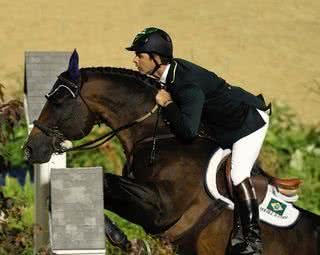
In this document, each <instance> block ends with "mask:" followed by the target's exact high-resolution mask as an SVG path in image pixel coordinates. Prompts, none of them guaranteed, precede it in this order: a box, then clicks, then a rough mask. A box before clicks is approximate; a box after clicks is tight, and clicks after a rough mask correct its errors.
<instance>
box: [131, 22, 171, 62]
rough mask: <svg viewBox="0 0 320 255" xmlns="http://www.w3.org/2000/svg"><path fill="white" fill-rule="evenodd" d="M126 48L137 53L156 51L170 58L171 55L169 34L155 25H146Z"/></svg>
mask: <svg viewBox="0 0 320 255" xmlns="http://www.w3.org/2000/svg"><path fill="white" fill-rule="evenodd" d="M126 49H127V50H129V51H135V52H137V53H156V54H158V55H160V56H163V57H167V58H170V59H171V58H172V57H173V56H172V41H171V38H170V36H169V35H168V34H167V33H166V32H165V31H163V30H161V29H159V28H156V27H148V28H145V29H144V30H143V31H141V32H139V33H138V34H137V35H136V37H135V38H134V40H133V42H132V45H131V46H130V47H127V48H126Z"/></svg>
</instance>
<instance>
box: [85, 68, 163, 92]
mask: <svg viewBox="0 0 320 255" xmlns="http://www.w3.org/2000/svg"><path fill="white" fill-rule="evenodd" d="M80 71H81V72H82V73H85V74H87V73H93V74H102V75H114V76H120V77H123V76H125V77H129V78H133V79H136V80H137V81H140V82H142V83H144V84H145V85H147V86H149V87H153V88H156V87H158V86H159V82H158V81H157V80H155V79H153V78H151V77H149V76H147V75H145V74H142V73H140V72H138V71H135V70H131V69H126V68H120V67H109V66H107V67H85V68H81V69H80Z"/></svg>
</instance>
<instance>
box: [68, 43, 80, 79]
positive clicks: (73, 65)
mask: <svg viewBox="0 0 320 255" xmlns="http://www.w3.org/2000/svg"><path fill="white" fill-rule="evenodd" d="M68 72H69V75H70V78H71V79H72V81H75V82H76V81H78V80H79V77H80V70H79V55H78V52H77V50H76V49H75V50H74V51H73V53H72V55H71V57H70V60H69V67H68Z"/></svg>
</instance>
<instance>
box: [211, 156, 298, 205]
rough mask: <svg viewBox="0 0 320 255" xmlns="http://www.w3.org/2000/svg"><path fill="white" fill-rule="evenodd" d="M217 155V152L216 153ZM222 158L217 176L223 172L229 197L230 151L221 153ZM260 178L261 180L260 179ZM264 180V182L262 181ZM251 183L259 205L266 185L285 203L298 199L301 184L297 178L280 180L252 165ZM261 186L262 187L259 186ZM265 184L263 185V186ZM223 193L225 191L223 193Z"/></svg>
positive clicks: (264, 193)
mask: <svg viewBox="0 0 320 255" xmlns="http://www.w3.org/2000/svg"><path fill="white" fill-rule="evenodd" d="M217 153H218V154H219V152H217ZM222 153H223V154H222V158H221V160H220V163H219V164H218V166H217V174H220V173H219V172H221V173H222V174H223V173H224V172H225V176H226V180H227V186H228V193H229V196H230V197H232V196H231V194H233V192H232V181H231V152H230V150H224V151H223V152H222ZM261 177H262V178H261ZM262 179H265V180H262ZM252 181H253V185H254V187H255V189H256V191H257V198H258V201H259V202H260V203H261V202H262V201H263V199H264V198H265V195H266V191H267V185H266V184H269V185H271V186H272V187H273V188H274V189H275V192H278V193H277V196H279V197H280V198H281V199H283V200H284V201H286V202H290V203H292V202H295V201H297V199H298V194H297V193H298V190H299V186H300V185H301V184H302V183H303V181H302V180H301V179H298V178H291V179H282V178H278V177H275V176H272V175H270V174H268V173H266V172H265V171H263V170H262V169H261V168H260V167H259V166H258V165H257V164H256V165H254V167H253V169H252ZM261 184H262V185H261ZM263 184H265V185H263ZM261 186H266V187H265V188H263V189H262V188H261ZM218 189H221V190H222V191H223V188H221V187H218ZM223 193H225V191H223Z"/></svg>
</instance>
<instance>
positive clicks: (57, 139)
mask: <svg viewBox="0 0 320 255" xmlns="http://www.w3.org/2000/svg"><path fill="white" fill-rule="evenodd" d="M58 79H60V80H61V81H63V82H64V84H60V85H59V86H58V87H57V88H55V89H53V90H52V91H50V92H49V93H48V94H47V95H46V98H47V100H49V99H50V97H52V96H53V95H54V94H55V93H56V92H57V91H58V90H59V89H60V88H65V89H66V90H67V91H68V92H69V93H70V94H71V96H72V98H73V99H76V98H77V97H78V96H79V97H80V98H81V100H82V101H83V103H84V104H85V105H86V107H87V108H88V110H89V112H90V113H92V114H94V115H96V116H95V117H96V120H98V118H97V114H96V113H94V112H93V111H92V110H91V109H90V107H89V105H88V104H87V102H86V101H85V99H84V98H83V97H82V96H81V93H80V92H81V85H78V84H76V83H74V82H72V81H70V80H68V79H66V78H64V77H62V76H61V75H59V76H58ZM160 109H161V108H160V107H159V106H158V105H157V104H156V105H155V106H154V107H153V108H152V109H151V110H150V111H149V112H148V113H146V114H145V115H143V116H142V117H140V118H137V119H135V120H133V121H131V122H129V123H127V124H125V125H123V126H120V127H118V128H116V129H113V130H111V131H109V132H107V133H106V134H104V135H102V136H100V137H98V138H96V139H94V140H92V141H89V142H86V143H84V144H80V145H78V146H75V147H72V148H65V147H63V146H61V145H60V144H61V143H62V142H63V141H65V140H67V139H66V138H65V137H64V135H63V134H62V133H61V132H60V131H59V129H58V127H52V128H50V127H47V126H45V125H44V124H41V123H39V121H37V120H35V121H34V122H33V124H34V126H35V127H37V128H38V129H39V130H40V131H41V132H43V133H44V134H45V135H46V136H49V137H52V138H53V141H52V146H53V148H54V153H56V154H61V153H64V152H68V151H75V150H89V149H94V148H97V147H98V146H100V145H102V144H104V143H106V142H108V141H109V140H111V139H112V138H113V137H114V136H116V135H117V134H118V133H119V132H120V131H122V130H125V129H129V128H131V127H133V126H135V125H137V124H139V123H141V122H143V121H144V120H146V119H148V118H149V117H150V116H151V115H153V114H154V113H155V112H156V111H157V110H158V117H157V121H156V126H155V130H156V128H157V125H158V120H159V115H160ZM155 139H156V138H155V134H154V137H153V140H154V142H153V143H154V146H153V151H154V150H155ZM152 154H153V153H152Z"/></svg>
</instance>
